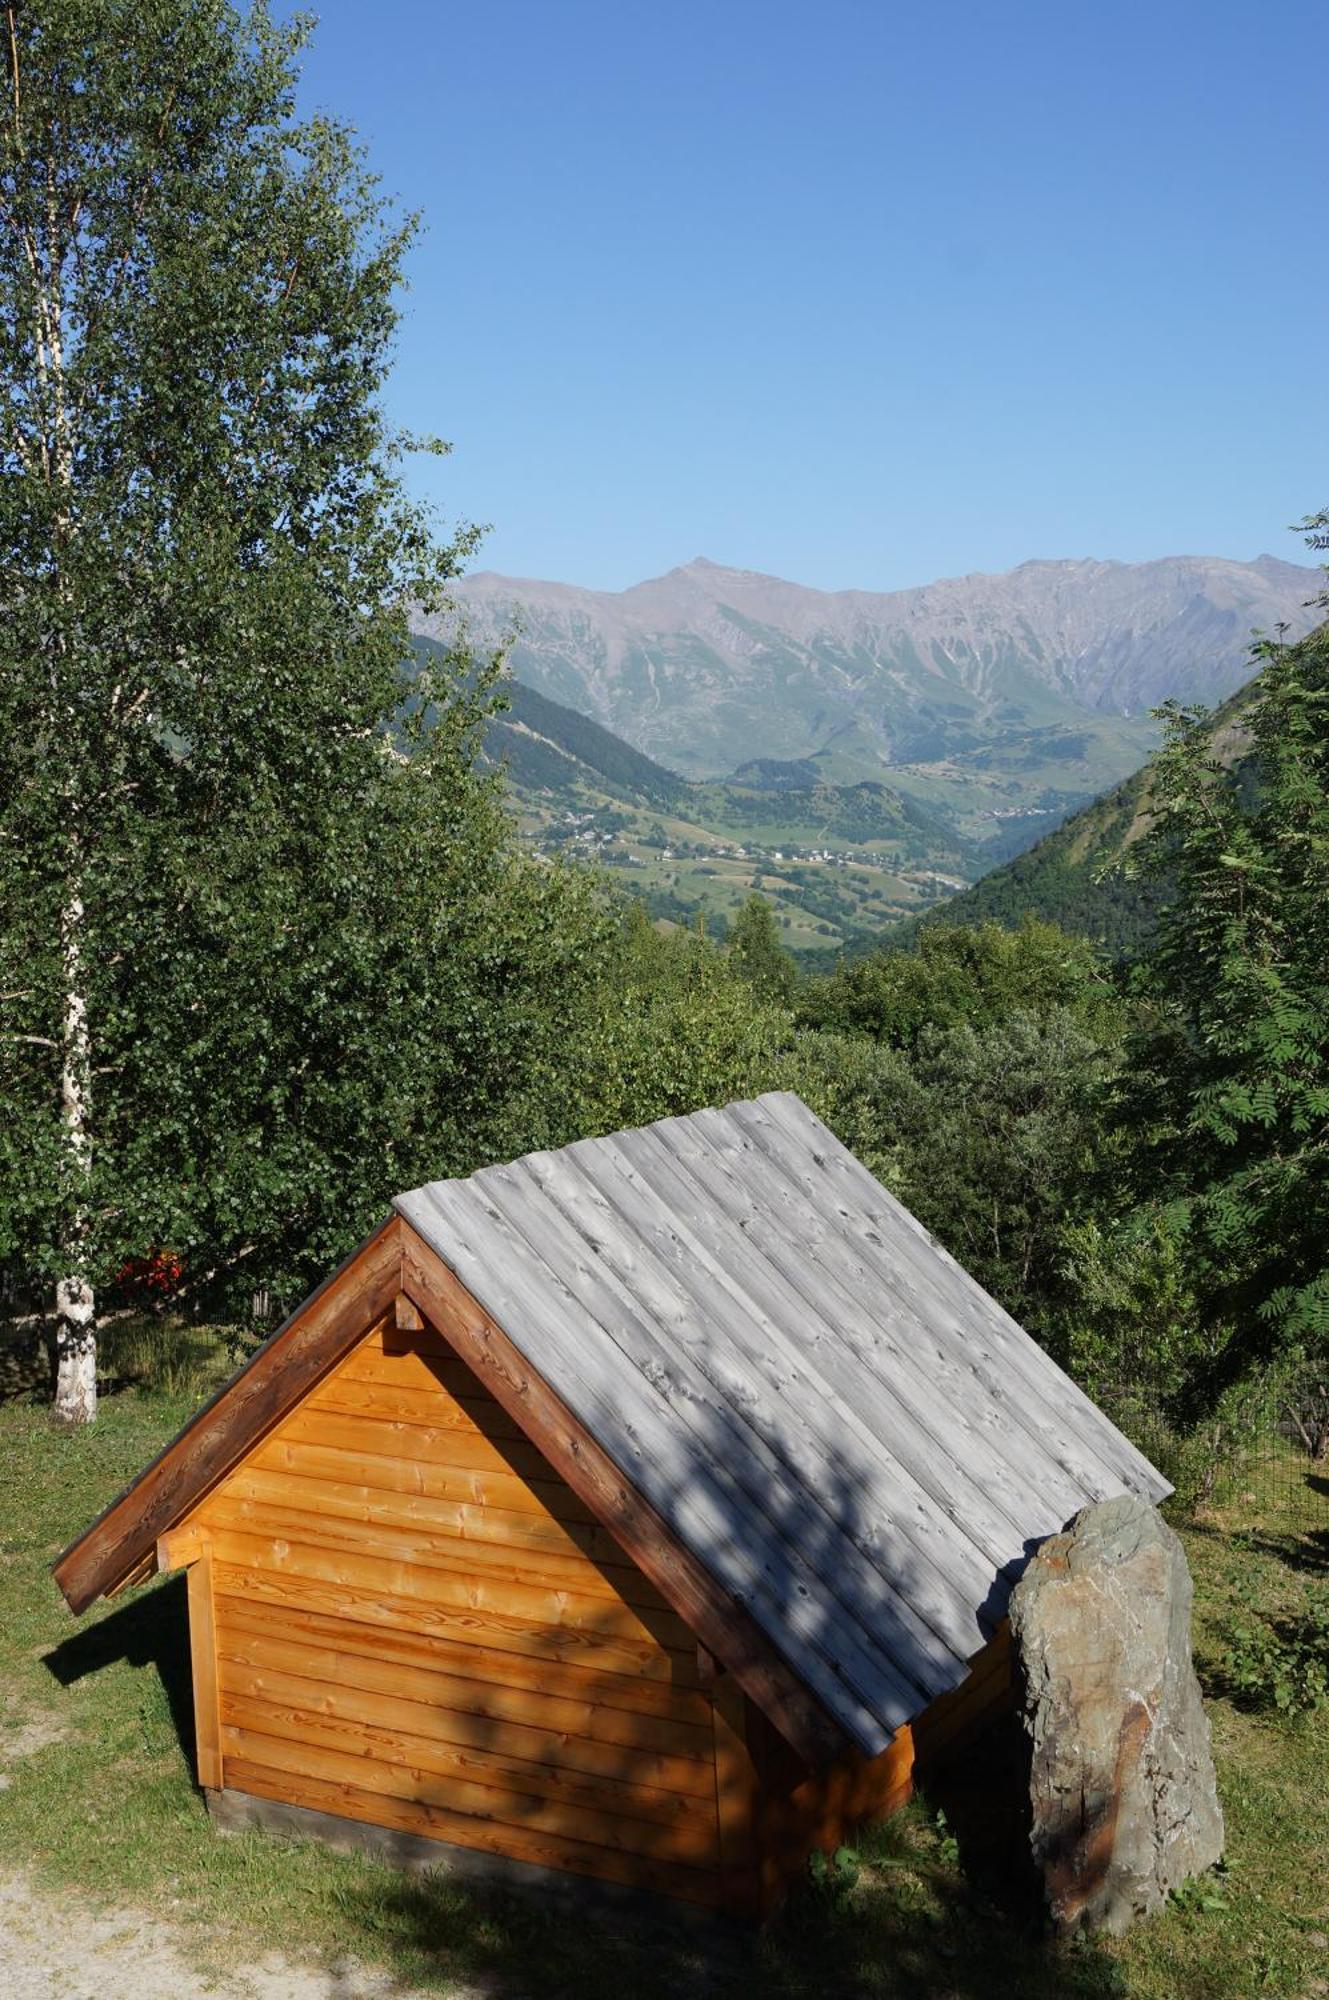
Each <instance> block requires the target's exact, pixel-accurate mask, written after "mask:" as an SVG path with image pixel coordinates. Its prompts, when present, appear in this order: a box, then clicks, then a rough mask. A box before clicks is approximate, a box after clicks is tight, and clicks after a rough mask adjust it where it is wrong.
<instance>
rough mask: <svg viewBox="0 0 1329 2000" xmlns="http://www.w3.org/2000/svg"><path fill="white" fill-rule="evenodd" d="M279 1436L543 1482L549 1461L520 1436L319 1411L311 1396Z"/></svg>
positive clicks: (286, 1422) (335, 1447) (425, 1463)
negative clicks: (493, 1437)
mask: <svg viewBox="0 0 1329 2000" xmlns="http://www.w3.org/2000/svg"><path fill="white" fill-rule="evenodd" d="M278 1435H279V1436H280V1437H282V1438H288V1439H290V1440H291V1442H292V1443H296V1444H319V1445H324V1446H331V1447H332V1448H333V1449H335V1450H338V1451H354V1452H361V1453H366V1454H369V1455H371V1456H375V1457H378V1458H391V1459H394V1460H395V1461H397V1462H398V1463H400V1462H401V1461H403V1460H407V1459H409V1460H414V1461H415V1462H416V1463H417V1464H420V1465H445V1466H448V1467H450V1468H452V1469H453V1470H454V1471H465V1470H470V1469H477V1470H479V1471H483V1472H504V1473H514V1472H515V1473H517V1474H519V1475H520V1477H521V1478H523V1479H542V1480H545V1481H547V1480H548V1479H549V1478H550V1476H551V1474H550V1466H549V1462H548V1460H547V1459H545V1458H544V1457H542V1456H541V1454H540V1453H539V1452H538V1451H537V1450H536V1448H535V1446H534V1445H533V1444H528V1443H526V1441H525V1440H524V1439H521V1438H504V1439H502V1440H491V1439H490V1438H487V1437H482V1436H481V1434H480V1432H479V1431H476V1430H460V1429H451V1430H450V1429H449V1428H448V1427H447V1426H446V1425H440V1424H426V1423H419V1424H417V1423H411V1424H404V1423H401V1422H398V1421H395V1420H394V1419H392V1418H390V1417H373V1416H354V1415H348V1414H347V1413H345V1412H344V1411H341V1410H324V1409H320V1408H319V1407H318V1406H317V1404H315V1403H314V1402H313V1401H312V1400H311V1401H308V1402H306V1403H304V1404H302V1405H301V1407H300V1408H299V1409H298V1410H296V1411H295V1412H294V1413H293V1414H292V1415H291V1416H289V1417H288V1418H287V1419H286V1421H285V1422H284V1423H283V1424H282V1425H281V1427H280V1431H279V1433H278Z"/></svg>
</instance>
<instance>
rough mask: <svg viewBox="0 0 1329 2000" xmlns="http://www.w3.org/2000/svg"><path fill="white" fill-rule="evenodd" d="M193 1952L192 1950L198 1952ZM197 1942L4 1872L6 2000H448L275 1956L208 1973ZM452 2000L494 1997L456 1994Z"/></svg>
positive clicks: (1, 1919) (1, 1945) (350, 1968)
mask: <svg viewBox="0 0 1329 2000" xmlns="http://www.w3.org/2000/svg"><path fill="white" fill-rule="evenodd" d="M190 1946H193V1949H192V1950H191V1949H190V1948H189V1947H190ZM197 1961H198V1950H197V1945H196V1942H195V1940H194V1939H192V1938H191V1939H189V1940H188V1941H187V1942H186V1939H185V1936H184V1933H182V1932H181V1931H180V1930H179V1929H178V1928H177V1927H176V1926H174V1925H172V1924H171V1923H170V1922H169V1921H168V1920H166V1919H165V1918H161V1917H154V1916H150V1915H148V1914H147V1913H145V1912H144V1911H142V1910H100V1909H96V1908H94V1907H92V1906H91V1905H88V1904H82V1903H79V1902H77V1901H76V1900H73V1899H66V1898H64V1897H60V1898H56V1897H54V1896H51V1895H48V1894H46V1893H44V1892H42V1891H39V1890H37V1889H35V1888H34V1887H33V1885H32V1883H31V1882H30V1881H29V1880H28V1879H27V1877H26V1876H24V1875H22V1874H16V1873H7V1872H4V1873H0V1993H2V1994H4V1996H5V2000H202V1996H204V1995H206V1996H208V2000H438V1995H437V1993H435V1994H433V1995H430V1996H426V1995H425V1994H423V1993H420V1992H418V1991H416V1990H415V1989H407V1988H406V1987H403V1986H400V1985H398V1984H397V1983H396V1982H395V1981H394V1980H393V1979H392V1977H391V1975H390V1974H387V1973H376V1972H372V1971H368V1970H366V1969H365V1968H364V1967H363V1966H360V1965H357V1964H356V1963H355V1962H354V1961H348V1962H347V1963H346V1964H345V1965H341V1966H337V1967H334V1968H333V1969H332V1970H331V1971H327V1972H324V1971H317V1970H311V1969H310V1968H308V1967H306V1966H299V1965H293V1964H291V1963H290V1961H289V1960H287V1959H286V1958H284V1957H283V1956H282V1954H281V1953H280V1952H269V1953H267V1954H266V1955H265V1956H264V1957H263V1958H262V1959H260V1960H258V1961H256V1962H255V1963H253V1964H250V1965H240V1966H231V1967H228V1968H227V1969H226V1970H225V1971H224V1972H223V1971H220V1970H219V1971H216V1972H211V1973H210V1972H205V1971H200V1970H199V1968H198V1962H197ZM449 2000H489V1996H482V1995H481V1994H480V1992H479V1991H478V1990H477V1989H476V1988H474V1987H461V1986H457V1987H453V1988H451V1989H450V1996H449Z"/></svg>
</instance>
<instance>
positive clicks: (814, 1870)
mask: <svg viewBox="0 0 1329 2000" xmlns="http://www.w3.org/2000/svg"><path fill="white" fill-rule="evenodd" d="M862 1872H863V1870H862V1865H861V1863H860V1861H859V1858H858V1852H857V1849H855V1848H852V1847H837V1848H836V1850H835V1852H834V1854H825V1853H823V1852H822V1850H821V1848H819V1847H817V1848H814V1849H813V1851H812V1853H811V1854H810V1855H809V1856H808V1878H809V1880H810V1882H811V1884H812V1890H813V1893H814V1895H815V1896H816V1897H817V1898H818V1899H819V1900H820V1901H822V1902H824V1903H826V1904H827V1905H828V1906H829V1908H830V1909H832V1910H836V1911H839V1910H842V1909H844V1908H845V1907H846V1905H847V1904H848V1903H849V1902H850V1901H851V1900H852V1898H853V1894H854V1891H855V1889H856V1888H857V1887H858V1882H859V1877H860V1876H861V1874H862Z"/></svg>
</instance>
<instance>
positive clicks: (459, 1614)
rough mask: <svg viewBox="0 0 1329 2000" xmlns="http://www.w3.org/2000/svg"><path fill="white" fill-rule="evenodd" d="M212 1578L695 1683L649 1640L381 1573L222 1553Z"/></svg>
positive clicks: (256, 1596) (357, 1615) (241, 1590)
mask: <svg viewBox="0 0 1329 2000" xmlns="http://www.w3.org/2000/svg"><path fill="white" fill-rule="evenodd" d="M237 1553H239V1552H238V1551H237ZM214 1577H215V1587H216V1589H217V1591H218V1593H219V1594H220V1595H222V1596H226V1597H237V1598H242V1599H249V1600H251V1601H253V1600H264V1601H267V1602H269V1603H275V1604H278V1605H281V1604H290V1605H292V1606H293V1607H296V1608H305V1609H308V1610H311V1611H321V1612H324V1613H331V1614H333V1615H334V1616H335V1615H338V1614H343V1615H345V1616H347V1617H349V1618H353V1619H355V1620H357V1621H358V1622H359V1623H360V1624H362V1625H385V1626H389V1627H392V1628H394V1629H396V1630H398V1631H403V1630H405V1631H411V1632H419V1633H422V1634H426V1635H430V1634H432V1635H436V1636H437V1637H440V1638H444V1639H451V1640H454V1641H457V1642H460V1643H464V1644H470V1645H472V1646H479V1647H486V1648H488V1649H490V1650H491V1651H493V1652H495V1653H517V1654H523V1655H525V1656H526V1657H527V1658H528V1659H534V1660H554V1661H561V1662H563V1663H565V1664H566V1663H575V1664H577V1665H580V1666H586V1667H591V1668H594V1669H595V1670H596V1671H597V1672H600V1673H609V1674H624V1675H632V1674H636V1675H641V1676H644V1677H645V1678H648V1679H652V1680H657V1681H664V1682H668V1683H670V1684H672V1685H674V1686H681V1687H696V1686H697V1685H698V1681H697V1670H696V1661H695V1658H694V1657H693V1656H691V1655H688V1654H684V1653H676V1652H667V1651H665V1649H664V1648H663V1647H661V1646H659V1645H657V1644H656V1643H655V1641H654V1640H646V1641H642V1642H640V1643H637V1642H634V1641H633V1640H631V1639H629V1638H624V1637H618V1636H615V1635H612V1634H608V1635H607V1634H605V1633H603V1632H595V1631H590V1630H587V1629H586V1628H584V1627H577V1626H572V1625H557V1624H554V1625H532V1624H531V1622H530V1620H529V1618H527V1617H524V1616H513V1615H511V1614H507V1613H504V1612H501V1611H496V1610H492V1609H489V1608H484V1609H480V1608H478V1607H475V1606H465V1605H463V1606H454V1605H448V1604H441V1603H433V1602H431V1601H430V1600H429V1599H428V1598H426V1597H422V1596H403V1595H401V1594H398V1593H397V1592H396V1591H394V1588H393V1583H392V1579H390V1578H387V1577H384V1578H382V1579H381V1580H380V1582H379V1584H378V1585H377V1587H375V1585H374V1583H372V1582H370V1583H368V1584H366V1585H363V1586H361V1587H359V1588H354V1589H353V1588H351V1587H350V1586H349V1585H348V1584H346V1583H345V1582H340V1581H337V1580H336V1579H325V1578H319V1577H314V1576H309V1575H300V1574H296V1573H292V1572H290V1571H285V1572H283V1571H282V1570H281V1569H280V1568H272V1569H266V1568H263V1567H262V1566H260V1565H258V1564H255V1563H253V1562H252V1561H251V1560H250V1559H249V1558H248V1557H247V1556H243V1557H242V1559H241V1560H240V1561H239V1562H236V1561H235V1560H233V1558H232V1557H230V1556H227V1555H226V1554H224V1552H223V1551H221V1550H219V1551H218V1562H217V1566H216V1569H215V1571H214Z"/></svg>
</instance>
